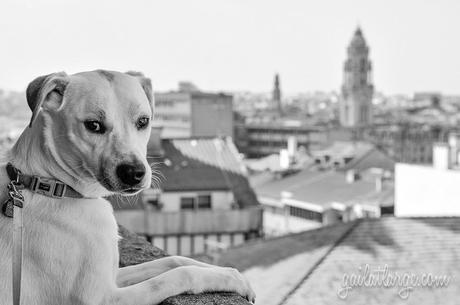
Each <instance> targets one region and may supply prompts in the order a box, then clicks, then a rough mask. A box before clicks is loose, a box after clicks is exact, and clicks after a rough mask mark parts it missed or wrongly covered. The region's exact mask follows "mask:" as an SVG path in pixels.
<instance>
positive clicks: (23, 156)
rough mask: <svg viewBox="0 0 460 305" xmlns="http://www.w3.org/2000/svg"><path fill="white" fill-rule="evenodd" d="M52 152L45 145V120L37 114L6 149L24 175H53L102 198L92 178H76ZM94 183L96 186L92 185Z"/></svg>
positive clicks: (54, 177) (86, 193)
mask: <svg viewBox="0 0 460 305" xmlns="http://www.w3.org/2000/svg"><path fill="white" fill-rule="evenodd" d="M55 155H56V154H55V153H53V151H51V148H50V147H49V145H47V142H46V138H45V122H44V118H43V116H40V117H39V118H38V119H37V121H36V122H35V123H34V126H33V127H32V128H26V129H25V130H24V131H23V133H22V134H21V136H20V137H19V139H18V141H17V142H16V144H15V145H14V146H13V148H12V149H11V150H10V152H9V156H8V159H9V161H10V162H12V163H13V165H14V166H15V167H17V168H18V169H20V170H21V171H22V172H23V173H24V174H27V175H36V176H41V177H47V178H53V179H57V180H60V181H62V182H64V183H65V184H67V185H69V186H71V187H72V188H74V189H75V190H77V191H78V192H80V193H81V194H82V195H84V196H85V197H101V196H103V194H101V190H100V188H101V187H100V186H99V185H98V183H97V182H96V183H95V181H94V182H91V183H89V182H85V181H84V180H85V179H81V178H80V177H75V174H74V173H72V172H70V171H69V169H68V167H66V166H65V165H64V164H63V162H64V161H63V160H56V158H55ZM95 185H97V186H95Z"/></svg>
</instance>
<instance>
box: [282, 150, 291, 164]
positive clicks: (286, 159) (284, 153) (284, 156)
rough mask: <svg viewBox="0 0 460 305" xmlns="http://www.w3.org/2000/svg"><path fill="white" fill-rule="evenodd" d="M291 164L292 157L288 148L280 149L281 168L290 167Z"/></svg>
mask: <svg viewBox="0 0 460 305" xmlns="http://www.w3.org/2000/svg"><path fill="white" fill-rule="evenodd" d="M290 165H291V162H290V159H289V152H288V150H287V149H281V150H280V167H281V169H288V168H289V166H290Z"/></svg>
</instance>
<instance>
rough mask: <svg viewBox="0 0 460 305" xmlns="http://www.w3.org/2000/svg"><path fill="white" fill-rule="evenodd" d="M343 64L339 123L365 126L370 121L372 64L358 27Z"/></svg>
mask: <svg viewBox="0 0 460 305" xmlns="http://www.w3.org/2000/svg"><path fill="white" fill-rule="evenodd" d="M347 54H348V58H347V60H346V61H345V64H344V71H343V85H342V100H341V103H340V123H341V125H342V126H346V127H355V126H366V125H369V124H371V123H372V97H373V94H374V87H373V85H372V64H371V61H370V60H369V47H368V46H367V44H366V41H365V39H364V37H363V34H362V31H361V29H360V28H358V29H357V30H356V31H355V34H354V36H353V38H352V40H351V43H350V45H349V46H348V49H347Z"/></svg>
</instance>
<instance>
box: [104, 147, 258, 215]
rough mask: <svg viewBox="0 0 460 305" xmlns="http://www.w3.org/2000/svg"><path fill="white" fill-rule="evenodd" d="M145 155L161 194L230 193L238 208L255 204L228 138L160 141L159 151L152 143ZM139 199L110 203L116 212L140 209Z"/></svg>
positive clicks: (244, 170) (244, 173) (234, 149)
mask: <svg viewBox="0 0 460 305" xmlns="http://www.w3.org/2000/svg"><path fill="white" fill-rule="evenodd" d="M158 143H159V142H158ZM147 155H148V160H149V163H150V164H154V165H153V167H154V169H155V170H156V171H157V172H158V173H157V176H158V178H159V183H158V186H159V187H160V189H161V190H162V191H163V192H176V191H231V192H233V195H234V197H235V199H236V203H237V204H238V205H239V207H241V208H243V207H250V206H255V205H257V204H258V201H257V197H256V195H255V193H254V191H253V190H252V188H251V187H250V185H249V182H248V179H247V177H246V168H245V166H244V164H243V162H242V160H241V159H240V157H239V155H238V151H237V149H236V147H235V146H234V144H233V142H232V141H231V139H229V138H226V139H225V138H224V139H221V138H187V139H163V140H161V149H158V147H155V145H154V143H152V145H149V148H148V153H147ZM139 197H140V196H138V198H136V201H135V202H129V201H134V200H130V199H125V198H118V199H115V198H114V199H112V200H111V201H112V202H113V203H114V207H115V208H116V209H133V208H141V207H142V204H141V203H140V202H139V200H140V199H139ZM123 201H127V202H128V203H130V204H122V203H123Z"/></svg>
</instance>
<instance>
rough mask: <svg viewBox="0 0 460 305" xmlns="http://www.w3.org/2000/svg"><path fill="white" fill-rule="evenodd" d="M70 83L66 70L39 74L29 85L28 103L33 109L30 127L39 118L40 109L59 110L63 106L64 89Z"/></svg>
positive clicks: (27, 92)
mask: <svg viewBox="0 0 460 305" xmlns="http://www.w3.org/2000/svg"><path fill="white" fill-rule="evenodd" d="M68 83H69V79H68V77H67V74H66V73H65V72H59V73H53V74H48V75H44V76H39V77H37V78H36V79H34V80H33V81H32V82H31V83H30V84H29V86H27V90H26V97H27V104H29V107H30V110H32V118H31V119H30V123H29V128H30V127H32V124H33V123H34V122H35V120H36V119H37V116H38V113H39V112H40V110H41V109H42V108H43V109H46V110H58V109H59V108H60V107H61V106H62V102H63V96H64V91H65V89H66V87H67V84H68Z"/></svg>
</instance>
